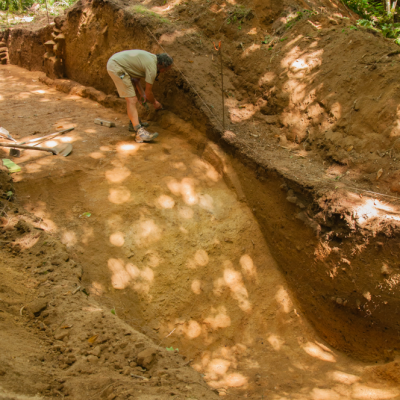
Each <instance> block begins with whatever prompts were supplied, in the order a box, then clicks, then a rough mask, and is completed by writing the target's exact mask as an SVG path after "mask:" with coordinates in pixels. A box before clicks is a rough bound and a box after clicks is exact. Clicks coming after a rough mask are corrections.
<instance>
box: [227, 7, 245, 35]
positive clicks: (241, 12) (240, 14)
mask: <svg viewBox="0 0 400 400" xmlns="http://www.w3.org/2000/svg"><path fill="white" fill-rule="evenodd" d="M228 15H229V17H228V18H227V20H226V23H227V24H228V25H229V24H233V23H235V22H238V23H239V26H238V29H242V25H241V24H242V23H243V21H244V20H245V19H246V18H249V17H250V16H251V10H250V9H248V8H246V7H245V6H242V5H237V6H235V8H234V9H233V10H231V11H229V12H228Z"/></svg>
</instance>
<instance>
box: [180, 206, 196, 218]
mask: <svg viewBox="0 0 400 400" xmlns="http://www.w3.org/2000/svg"><path fill="white" fill-rule="evenodd" d="M178 214H179V216H180V217H182V218H184V219H191V218H193V215H194V211H193V210H192V209H191V208H190V207H184V206H183V207H179V209H178Z"/></svg>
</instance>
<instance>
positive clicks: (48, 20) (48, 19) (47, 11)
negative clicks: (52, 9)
mask: <svg viewBox="0 0 400 400" xmlns="http://www.w3.org/2000/svg"><path fill="white" fill-rule="evenodd" d="M45 3H46V13H47V23H48V24H50V18H49V10H48V9H47V0H45Z"/></svg>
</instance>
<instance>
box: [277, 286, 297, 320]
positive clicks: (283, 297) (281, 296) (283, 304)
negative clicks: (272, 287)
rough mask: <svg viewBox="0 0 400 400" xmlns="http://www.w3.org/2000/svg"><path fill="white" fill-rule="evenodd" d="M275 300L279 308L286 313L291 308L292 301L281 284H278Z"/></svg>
mask: <svg viewBox="0 0 400 400" xmlns="http://www.w3.org/2000/svg"><path fill="white" fill-rule="evenodd" d="M275 300H276V301H277V303H278V304H279V305H280V310H282V311H283V312H284V313H286V314H288V313H289V312H290V311H291V310H292V309H293V303H292V300H291V299H290V296H289V293H288V292H287V290H286V289H285V288H284V287H283V286H279V289H278V291H277V293H276V295H275Z"/></svg>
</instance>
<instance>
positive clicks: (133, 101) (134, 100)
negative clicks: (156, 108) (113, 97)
mask: <svg viewBox="0 0 400 400" xmlns="http://www.w3.org/2000/svg"><path fill="white" fill-rule="evenodd" d="M125 100H126V102H127V103H128V104H134V105H136V103H137V102H138V99H137V97H136V96H135V97H125Z"/></svg>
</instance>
